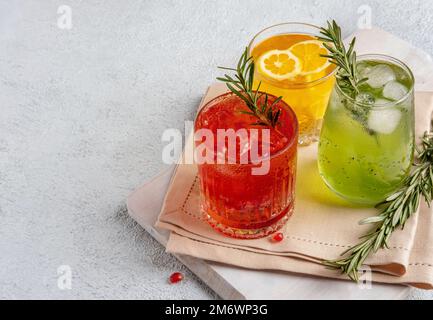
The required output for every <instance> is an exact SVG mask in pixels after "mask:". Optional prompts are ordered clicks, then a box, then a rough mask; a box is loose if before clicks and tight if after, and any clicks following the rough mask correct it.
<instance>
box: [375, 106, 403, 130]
mask: <svg viewBox="0 0 433 320" xmlns="http://www.w3.org/2000/svg"><path fill="white" fill-rule="evenodd" d="M400 118H401V113H400V111H399V110H398V109H380V108H379V109H373V110H371V111H370V113H369V115H368V127H369V128H370V129H371V130H373V131H375V132H378V133H383V134H390V133H392V132H393V131H394V130H395V128H397V126H398V124H399V122H400Z"/></svg>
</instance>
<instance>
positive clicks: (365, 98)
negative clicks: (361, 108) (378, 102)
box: [355, 92, 375, 105]
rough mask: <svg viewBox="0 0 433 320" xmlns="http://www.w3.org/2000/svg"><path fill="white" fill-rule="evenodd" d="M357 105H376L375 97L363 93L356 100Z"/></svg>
mask: <svg viewBox="0 0 433 320" xmlns="http://www.w3.org/2000/svg"><path fill="white" fill-rule="evenodd" d="M355 100H356V102H357V103H360V104H371V105H372V104H374V101H375V99H374V96H373V95H372V94H370V93H368V92H361V93H359V94H358V95H357V96H356V98H355Z"/></svg>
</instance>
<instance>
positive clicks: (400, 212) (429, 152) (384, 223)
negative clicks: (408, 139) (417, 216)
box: [324, 132, 433, 281]
mask: <svg viewBox="0 0 433 320" xmlns="http://www.w3.org/2000/svg"><path fill="white" fill-rule="evenodd" d="M417 153H418V160H417V161H416V162H415V163H414V167H415V168H414V170H413V171H412V173H411V174H410V176H409V177H408V178H407V179H406V180H405V183H404V185H403V187H401V188H400V190H398V191H397V192H395V193H394V194H393V195H391V196H389V197H388V198H387V199H386V200H385V201H384V202H383V203H381V204H379V206H380V207H382V211H381V213H380V214H379V215H378V216H375V217H370V218H366V219H364V220H362V221H360V224H374V228H373V229H372V230H371V231H370V232H369V233H367V234H365V235H364V236H362V237H361V238H360V239H362V241H361V242H360V243H358V244H356V245H355V246H353V247H351V248H349V249H348V250H346V251H345V252H343V253H342V256H345V257H344V258H341V259H337V260H332V261H325V262H324V264H325V265H326V266H328V267H331V268H334V269H340V270H341V272H342V273H343V274H346V275H348V276H349V277H350V278H351V279H352V280H355V281H358V269H359V268H360V266H361V265H362V264H363V263H364V261H365V259H366V258H367V257H368V256H369V254H371V253H375V252H376V251H377V250H378V249H382V248H388V245H387V241H388V239H389V238H390V236H391V235H392V233H393V232H394V230H396V229H397V228H401V229H403V227H404V225H405V223H406V221H407V220H408V219H409V218H410V217H411V216H412V215H413V214H414V213H415V212H416V211H417V210H418V207H419V200H420V198H424V200H425V201H426V203H427V204H428V205H430V202H431V200H432V198H433V134H432V133H427V132H426V133H424V136H423V138H422V144H421V149H418V148H417Z"/></svg>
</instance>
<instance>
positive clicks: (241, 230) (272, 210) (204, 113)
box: [194, 93, 298, 239]
mask: <svg viewBox="0 0 433 320" xmlns="http://www.w3.org/2000/svg"><path fill="white" fill-rule="evenodd" d="M262 98H263V97H262ZM275 99H276V98H275V97H274V96H271V95H269V103H272V102H273V101H275ZM275 107H276V108H278V109H280V110H281V114H280V120H279V122H278V124H277V125H276V126H275V128H271V127H264V126H260V125H256V124H255V123H256V122H257V119H256V118H254V117H252V116H251V115H249V114H245V113H242V112H243V111H248V110H247V107H246V105H245V103H244V102H243V101H242V100H241V99H240V98H239V97H238V96H236V95H235V94H233V93H227V94H224V95H221V96H219V97H217V98H215V99H213V100H211V101H210V102H209V103H207V104H206V105H205V106H204V107H203V108H202V109H201V110H200V112H199V114H198V115H197V118H196V122H195V128H194V130H195V134H196V135H195V144H196V153H197V148H198V147H199V146H200V145H201V146H203V144H206V145H207V147H208V149H209V150H211V151H212V152H211V154H212V155H211V156H209V154H208V155H207V161H206V163H199V164H198V173H199V178H200V191H201V209H202V211H203V214H204V216H205V218H206V220H207V221H208V222H209V223H210V224H211V226H212V227H213V228H214V229H216V230H218V231H220V232H222V233H224V234H226V235H228V236H231V237H235V238H243V239H251V238H258V237H263V236H266V235H268V234H270V233H272V232H274V231H276V230H277V229H279V228H280V227H281V226H282V225H283V224H284V223H285V222H286V221H287V219H288V218H289V216H290V215H291V214H292V212H293V203H294V188H295V172H296V147H297V137H298V124H297V120H296V116H295V114H294V112H293V111H292V110H291V109H290V107H289V106H288V105H287V104H286V103H284V102H283V101H280V102H278V103H277V104H276V106H275ZM266 130H267V131H266ZM206 131H207V133H212V136H213V137H215V139H210V136H209V135H207V136H206V137H204V135H202V136H201V137H200V136H198V135H197V134H198V133H200V132H206ZM229 131H231V132H232V133H233V132H236V133H239V132H243V133H244V135H242V134H238V135H236V137H235V138H234V139H232V142H234V143H235V147H234V148H233V150H235V151H236V153H235V155H234V156H233V155H230V154H228V150H229V149H230V148H231V147H230V145H229V143H230V139H229V138H227V136H225V138H224V139H223V141H221V139H220V137H221V132H229ZM265 133H266V134H265ZM226 138H227V139H226ZM254 146H257V147H254ZM253 149H255V151H256V152H257V155H258V156H259V157H260V159H261V163H259V162H257V161H255V160H257V159H253V153H254V152H253ZM201 150H203V149H201ZM209 150H208V151H209ZM254 169H257V170H256V172H255V171H254ZM259 169H260V170H259Z"/></svg>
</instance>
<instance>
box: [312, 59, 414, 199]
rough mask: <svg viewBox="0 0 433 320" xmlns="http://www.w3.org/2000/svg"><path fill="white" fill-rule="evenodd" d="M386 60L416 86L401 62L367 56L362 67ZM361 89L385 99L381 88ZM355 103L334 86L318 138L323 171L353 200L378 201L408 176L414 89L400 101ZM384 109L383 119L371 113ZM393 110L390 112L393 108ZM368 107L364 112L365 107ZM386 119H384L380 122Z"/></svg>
mask: <svg viewBox="0 0 433 320" xmlns="http://www.w3.org/2000/svg"><path fill="white" fill-rule="evenodd" d="M378 64H386V65H388V66H389V67H391V69H392V70H393V71H394V73H395V75H396V80H395V81H398V82H399V83H401V84H403V85H404V86H406V87H407V88H412V86H413V82H412V80H411V77H410V76H409V75H408V74H407V72H406V71H405V70H403V69H402V68H401V67H400V66H397V65H394V64H391V63H384V62H378V61H363V62H361V63H360V64H359V67H360V69H362V68H363V67H369V68H371V67H374V66H376V65H378ZM362 92H367V93H369V94H371V95H372V96H373V97H374V98H375V100H376V101H383V99H384V96H383V87H381V88H372V87H371V86H369V85H368V84H364V85H363V88H362ZM359 107H364V106H359V105H357V106H355V108H354V102H353V100H352V101H351V100H350V99H347V97H345V96H344V95H343V94H342V93H341V91H340V90H339V89H336V88H334V91H333V93H332V96H331V98H330V101H329V104H328V108H327V111H326V114H325V118H324V123H323V127H322V131H321V136H320V142H319V154H318V159H319V161H318V164H319V171H320V174H321V176H322V178H323V179H324V180H325V182H326V184H327V185H328V186H329V187H330V188H331V189H332V190H333V191H334V192H336V193H337V194H339V195H340V196H342V197H344V198H346V199H348V200H349V201H352V202H356V203H361V204H377V203H379V202H381V201H383V200H384V199H385V198H386V197H387V196H388V195H390V194H392V193H393V192H394V191H395V190H396V189H397V188H398V187H399V186H400V185H401V184H402V181H403V180H404V179H405V178H406V177H407V175H408V172H409V170H410V167H411V163H412V158H413V150H414V117H413V94H410V95H409V97H408V98H406V99H405V100H404V101H400V102H399V103H390V104H387V105H386V106H384V107H383V108H382V109H380V108H377V107H376V106H374V107H373V109H374V111H371V110H369V109H368V107H367V109H362V110H361V111H362V112H363V114H362V115H361V116H360V115H359V114H358V113H356V112H354V110H359V109H356V108H359ZM383 110H385V113H381V114H380V115H381V116H380V117H379V118H377V117H376V119H379V120H380V121H377V120H376V121H373V120H372V118H371V119H370V117H372V116H375V115H377V114H373V113H375V112H377V113H379V112H381V111H383ZM390 110H391V111H390ZM364 111H365V112H364ZM382 122H383V123H382Z"/></svg>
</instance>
